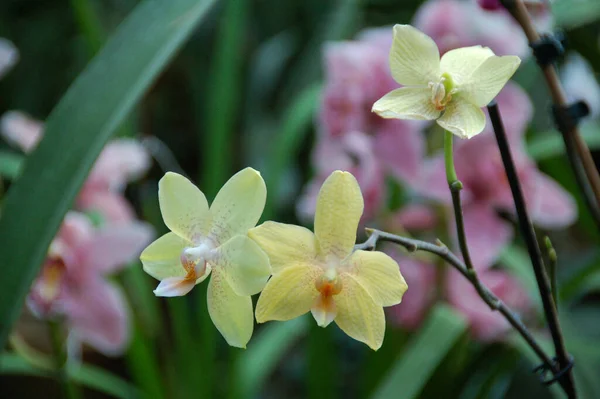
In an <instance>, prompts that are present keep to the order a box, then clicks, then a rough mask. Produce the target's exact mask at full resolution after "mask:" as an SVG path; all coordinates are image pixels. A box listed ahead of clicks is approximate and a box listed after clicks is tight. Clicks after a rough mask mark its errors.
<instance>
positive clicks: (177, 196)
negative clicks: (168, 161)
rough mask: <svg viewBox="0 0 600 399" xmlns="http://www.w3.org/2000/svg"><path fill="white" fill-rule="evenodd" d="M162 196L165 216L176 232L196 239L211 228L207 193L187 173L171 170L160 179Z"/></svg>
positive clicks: (161, 200)
mask: <svg viewBox="0 0 600 399" xmlns="http://www.w3.org/2000/svg"><path fill="white" fill-rule="evenodd" d="M158 200H159V202H160V211H161V213H162V216H163V220H164V222H165V224H166V225H167V227H168V228H169V230H171V231H172V232H173V233H175V234H177V235H178V236H180V237H182V238H185V239H186V240H188V241H191V242H194V239H196V238H198V236H199V235H205V234H206V233H207V232H208V227H209V224H210V213H209V211H208V203H207V201H206V197H205V196H204V194H203V193H202V191H200V190H199V189H198V187H196V186H194V185H193V184H192V182H190V181H189V180H188V179H186V178H185V177H183V176H181V175H179V174H177V173H173V172H167V173H166V174H165V175H164V176H163V178H162V179H160V181H159V182H158Z"/></svg>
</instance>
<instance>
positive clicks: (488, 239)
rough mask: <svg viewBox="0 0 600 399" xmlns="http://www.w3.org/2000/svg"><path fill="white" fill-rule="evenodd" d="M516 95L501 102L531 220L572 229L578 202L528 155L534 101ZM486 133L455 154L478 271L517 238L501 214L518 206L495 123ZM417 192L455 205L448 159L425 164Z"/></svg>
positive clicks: (508, 95) (507, 95)
mask: <svg viewBox="0 0 600 399" xmlns="http://www.w3.org/2000/svg"><path fill="white" fill-rule="evenodd" d="M511 91H512V93H511V92H508V91H507V92H506V93H503V94H501V96H499V97H498V105H499V107H500V110H501V112H502V115H503V118H504V120H505V121H507V124H506V129H507V134H508V135H509V140H510V142H511V145H512V151H513V157H514V160H515V163H516V166H517V173H518V174H519V178H520V180H521V185H522V188H523V190H524V194H525V197H526V201H527V204H528V207H529V212H530V215H531V217H532V219H533V221H534V223H536V224H537V225H538V226H541V227H544V228H548V229H554V228H561V227H565V226H568V225H570V224H572V223H573V222H574V221H575V219H576V217H577V208H576V205H575V201H574V200H573V198H572V197H571V195H570V194H569V193H568V192H567V191H565V190H564V189H563V188H562V187H560V186H559V185H558V184H557V183H556V182H554V181H553V180H552V179H550V178H549V177H548V176H546V175H544V174H543V173H541V172H540V171H539V170H538V169H537V167H536V165H535V163H534V162H533V161H532V160H531V159H530V158H529V157H528V156H527V154H526V152H525V149H524V143H523V133H524V131H525V127H526V125H527V121H528V119H529V118H530V116H531V105H530V104H529V105H525V104H527V103H528V101H524V100H525V99H526V96H521V95H517V94H518V93H519V90H515V89H512V90H511ZM525 116H527V117H525ZM486 130H487V131H484V132H483V133H482V134H481V135H479V136H477V137H475V138H472V139H470V140H463V141H461V142H460V144H458V145H457V147H456V149H455V166H456V172H457V174H458V178H459V179H460V181H461V182H462V183H463V191H462V201H463V212H464V220H465V231H466V234H467V241H468V244H469V249H470V253H471V257H472V260H473V263H474V266H475V267H476V268H487V267H489V266H491V265H492V264H493V262H494V261H495V260H496V258H497V256H498V254H499V253H500V251H501V250H502V248H504V246H506V245H507V244H508V243H509V242H510V240H511V239H512V237H513V228H512V226H511V225H510V224H509V223H508V222H506V221H505V220H504V219H502V218H501V217H500V216H498V213H497V210H507V211H510V212H512V210H513V208H514V204H513V200H512V195H511V192H510V187H509V184H508V181H507V179H506V174H505V171H504V167H503V164H502V160H501V158H500V153H499V151H498V148H497V145H496V142H495V137H494V135H493V132H492V131H491V123H489V122H488V124H487V125H486ZM416 189H417V191H419V192H420V193H422V194H424V195H425V196H427V197H430V198H434V199H437V200H440V201H442V202H446V203H448V204H450V200H451V197H450V193H449V191H448V186H447V183H446V175H445V167H444V159H443V155H438V156H436V157H434V158H432V159H429V160H428V161H427V162H426V163H425V165H424V173H423V179H422V180H421V181H420V183H419V184H418V187H417V188H416Z"/></svg>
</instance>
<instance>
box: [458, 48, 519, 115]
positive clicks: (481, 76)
mask: <svg viewBox="0 0 600 399" xmlns="http://www.w3.org/2000/svg"><path fill="white" fill-rule="evenodd" d="M520 63H521V60H520V59H519V57H517V56H514V55H508V56H504V57H497V56H493V57H489V58H488V59H486V60H485V61H484V62H483V63H482V64H481V65H480V66H479V68H477V69H476V70H475V71H474V72H473V73H472V74H471V76H470V77H469V78H468V80H467V81H466V82H464V84H463V85H462V86H460V87H459V90H460V94H461V96H463V97H465V98H466V99H468V100H469V101H470V102H472V103H473V104H475V105H477V106H478V107H485V106H486V105H488V104H489V103H490V101H492V100H493V99H494V97H496V95H497V94H498V93H499V92H500V90H502V88H503V87H504V85H505V84H506V82H508V79H510V77H511V76H512V75H513V74H514V73H515V71H516V70H517V68H518V67H519V64H520Z"/></svg>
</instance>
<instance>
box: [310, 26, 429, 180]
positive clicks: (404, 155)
mask: <svg viewBox="0 0 600 399" xmlns="http://www.w3.org/2000/svg"><path fill="white" fill-rule="evenodd" d="M391 41H392V36H391V35H390V34H389V29H387V28H377V29H368V30H365V31H364V32H362V33H360V34H359V35H358V38H357V40H354V41H346V42H335V43H329V44H327V45H326V46H325V51H324V57H325V74H326V83H325V89H324V93H323V98H322V105H321V110H320V113H319V118H318V132H319V136H320V137H322V138H323V137H325V138H330V139H339V138H340V137H342V136H344V135H345V134H348V133H353V132H361V133H364V134H367V135H369V136H370V137H372V142H373V144H372V146H373V148H374V151H375V153H376V154H377V159H378V160H379V162H380V164H381V167H382V168H383V170H384V171H385V172H386V173H389V174H391V175H392V176H394V177H396V178H398V179H400V180H403V181H407V180H414V179H416V178H417V177H418V176H419V174H420V169H419V167H420V165H421V160H422V158H423V154H424V147H425V145H424V141H423V135H422V132H421V131H422V129H423V127H424V126H425V125H424V123H422V122H420V121H403V120H385V119H382V118H380V117H378V116H377V115H375V114H373V113H372V112H371V108H372V106H373V103H374V102H375V101H377V99H379V98H380V97H381V96H383V95H384V94H386V93H387V92H389V91H391V90H393V89H394V88H395V87H396V85H397V84H396V83H395V81H394V79H393V78H392V75H391V73H390V70H389V60H388V58H389V49H390V46H391ZM328 173H329V172H328Z"/></svg>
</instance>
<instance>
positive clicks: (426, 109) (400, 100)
mask: <svg viewBox="0 0 600 399" xmlns="http://www.w3.org/2000/svg"><path fill="white" fill-rule="evenodd" d="M372 111H373V112H375V113H376V114H377V115H379V116H381V117H382V118H386V119H391V118H396V119H415V120H433V119H436V118H437V117H438V116H440V111H439V110H437V109H436V108H435V105H434V104H433V102H432V101H431V89H429V88H426V87H423V88H420V87H419V88H416V87H402V88H400V89H396V90H392V91H390V92H389V93H387V94H386V95H385V96H383V97H381V98H380V99H379V100H377V101H376V102H375V104H373V109H372Z"/></svg>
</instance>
